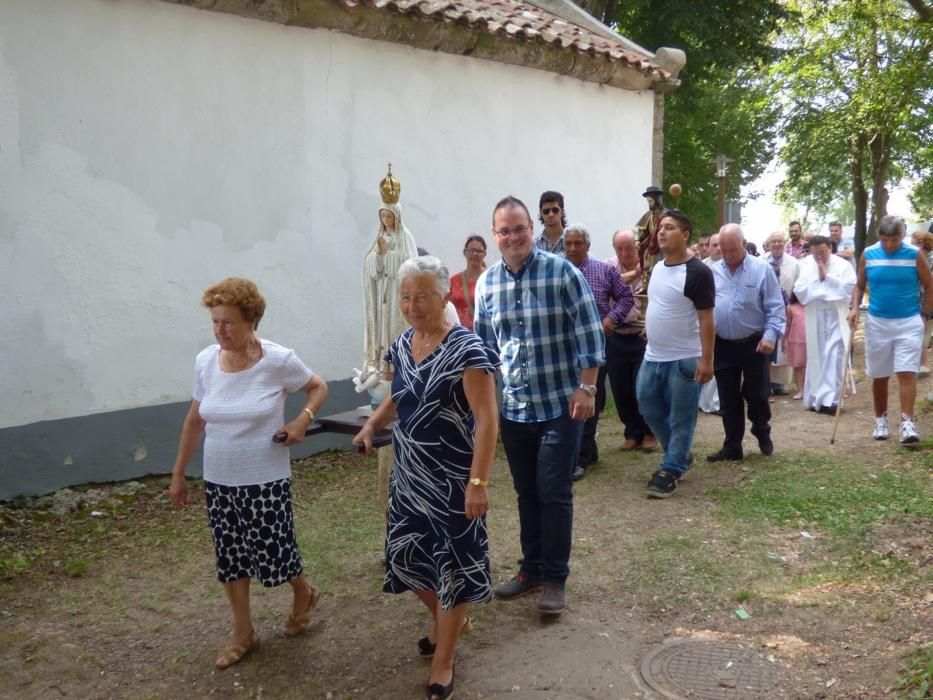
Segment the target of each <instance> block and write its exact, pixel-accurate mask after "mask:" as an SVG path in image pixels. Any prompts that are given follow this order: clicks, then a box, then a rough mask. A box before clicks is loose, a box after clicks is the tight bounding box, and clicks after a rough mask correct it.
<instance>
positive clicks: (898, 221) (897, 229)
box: [878, 214, 907, 236]
mask: <svg viewBox="0 0 933 700" xmlns="http://www.w3.org/2000/svg"><path fill="white" fill-rule="evenodd" d="M906 234H907V224H906V223H905V222H904V220H903V219H902V218H901V217H899V216H894V214H888V215H886V216H884V217H882V218H881V223H879V224H878V235H879V236H904V235H906Z"/></svg>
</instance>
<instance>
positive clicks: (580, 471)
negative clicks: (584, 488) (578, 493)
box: [573, 467, 586, 481]
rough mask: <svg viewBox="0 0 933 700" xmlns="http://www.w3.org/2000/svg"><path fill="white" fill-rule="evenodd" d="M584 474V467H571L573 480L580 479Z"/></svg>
mask: <svg viewBox="0 0 933 700" xmlns="http://www.w3.org/2000/svg"><path fill="white" fill-rule="evenodd" d="M584 476H586V469H584V468H583V467H574V468H573V480H574V481H580V479H582V478H583V477H584Z"/></svg>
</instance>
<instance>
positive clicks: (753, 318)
mask: <svg viewBox="0 0 933 700" xmlns="http://www.w3.org/2000/svg"><path fill="white" fill-rule="evenodd" d="M785 252H786V251H785ZM710 269H711V270H712V271H713V281H714V282H715V283H716V307H715V310H714V312H713V318H714V319H715V321H716V335H718V336H719V337H720V338H725V339H726V340H740V339H742V338H747V337H748V336H750V335H754V334H755V333H761V334H762V337H763V338H764V339H765V340H769V341H771V342H772V343H776V342H777V341H778V339H780V337H781V336H782V335H784V329H785V327H786V326H787V316H786V315H785V311H784V298H783V297H782V296H781V285H780V283H779V282H778V278H777V275H775V274H774V270H772V269H771V265H769V264H768V263H766V262H765V261H764V260H762V259H761V258H756V257H755V256H754V255H746V256H745V259H744V260H743V261H742V263H741V264H740V265H739V267H738V268H737V269H736V271H735V274H733V273H732V272H731V271H730V270H729V267H728V266H727V265H726V261H725V260H719V261H717V262H714V263H713V264H712V265H711V266H710Z"/></svg>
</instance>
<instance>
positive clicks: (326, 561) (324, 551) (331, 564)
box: [293, 455, 385, 588]
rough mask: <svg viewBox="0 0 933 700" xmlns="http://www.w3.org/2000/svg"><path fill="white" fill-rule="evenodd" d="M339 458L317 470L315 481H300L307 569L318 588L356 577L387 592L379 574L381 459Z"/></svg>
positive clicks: (298, 522)
mask: <svg viewBox="0 0 933 700" xmlns="http://www.w3.org/2000/svg"><path fill="white" fill-rule="evenodd" d="M334 457H335V460H334V462H329V461H326V460H325V461H324V462H323V463H322V465H321V466H319V467H318V468H315V469H314V475H313V478H309V475H302V476H301V477H299V478H296V479H295V485H296V488H295V497H294V503H293V506H294V510H295V528H296V531H297V533H298V545H299V547H300V548H301V553H302V558H303V559H304V564H305V568H306V569H307V571H308V575H309V577H310V578H311V580H312V581H314V582H315V584H316V585H324V586H325V587H327V588H334V584H335V583H336V582H338V581H346V580H352V579H354V578H362V580H365V581H367V583H373V582H375V584H379V587H381V577H379V576H378V575H377V576H374V575H373V567H374V566H377V565H379V561H380V560H379V557H380V555H381V553H382V546H383V539H384V537H385V510H384V506H383V505H382V504H381V503H380V502H379V497H378V486H377V479H376V458H375V457H370V458H361V459H359V461H358V462H353V463H350V464H348V463H347V460H346V458H345V457H342V456H340V455H334ZM375 584H374V585H375Z"/></svg>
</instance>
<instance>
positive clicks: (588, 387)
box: [577, 384, 596, 396]
mask: <svg viewBox="0 0 933 700" xmlns="http://www.w3.org/2000/svg"><path fill="white" fill-rule="evenodd" d="M577 388H578V389H583V391H585V392H586V393H587V394H589V395H590V396H596V385H595V384H581V385H580V386H578V387H577Z"/></svg>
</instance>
